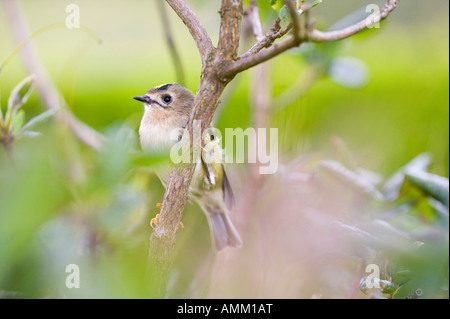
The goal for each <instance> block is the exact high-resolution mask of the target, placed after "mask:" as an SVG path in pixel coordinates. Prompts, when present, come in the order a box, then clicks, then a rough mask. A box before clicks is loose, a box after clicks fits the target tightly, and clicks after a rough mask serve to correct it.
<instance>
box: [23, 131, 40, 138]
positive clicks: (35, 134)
mask: <svg viewBox="0 0 450 319" xmlns="http://www.w3.org/2000/svg"><path fill="white" fill-rule="evenodd" d="M40 136H42V133H39V132H35V131H26V132H24V133H23V134H22V137H31V138H33V137H40Z"/></svg>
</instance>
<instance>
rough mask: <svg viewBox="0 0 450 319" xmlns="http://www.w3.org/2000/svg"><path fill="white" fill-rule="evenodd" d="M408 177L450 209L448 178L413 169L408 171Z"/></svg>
mask: <svg viewBox="0 0 450 319" xmlns="http://www.w3.org/2000/svg"><path fill="white" fill-rule="evenodd" d="M406 176H407V177H408V180H409V181H410V182H411V183H412V184H413V185H415V186H417V187H418V188H420V189H421V190H422V191H424V192H425V193H426V194H427V195H430V196H432V197H434V198H435V199H437V200H439V201H440V202H442V203H443V204H444V205H445V206H446V207H447V208H448V207H449V184H448V183H449V181H448V178H445V177H442V176H439V175H435V174H430V173H427V172H424V171H422V170H417V169H411V168H408V169H407V172H406Z"/></svg>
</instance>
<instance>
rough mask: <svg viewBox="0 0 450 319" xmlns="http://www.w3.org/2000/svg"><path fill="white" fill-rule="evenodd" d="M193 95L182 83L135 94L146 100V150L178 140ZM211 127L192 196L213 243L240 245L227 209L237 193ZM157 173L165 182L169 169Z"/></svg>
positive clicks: (167, 148) (162, 148)
mask: <svg viewBox="0 0 450 319" xmlns="http://www.w3.org/2000/svg"><path fill="white" fill-rule="evenodd" d="M194 98H195V95H194V94H193V93H192V92H191V91H189V90H188V89H186V88H184V87H183V86H181V85H179V84H164V85H161V86H158V87H155V88H152V89H150V90H149V91H148V92H147V93H146V94H145V95H143V96H135V97H134V99H135V100H137V101H140V102H143V103H144V116H143V117H142V121H141V125H140V127H139V137H140V141H141V146H142V149H143V150H144V151H150V152H151V151H158V152H161V151H167V152H169V151H170V148H171V147H172V146H173V145H174V144H175V143H177V142H178V141H177V140H173V139H172V138H171V132H173V131H174V130H177V129H179V130H180V132H183V130H184V129H185V128H186V125H187V122H188V120H189V116H190V114H191V112H192V109H193V107H194ZM209 130H210V131H208V133H207V134H203V136H206V137H205V138H203V140H202V148H201V149H202V152H201V153H202V156H201V163H199V164H197V166H196V168H195V171H194V176H193V179H192V182H191V185H190V188H189V197H191V198H193V199H194V200H195V201H197V203H198V204H199V205H200V207H201V208H202V209H203V211H204V212H205V214H206V216H207V219H208V223H209V226H210V229H211V233H212V240H213V245H214V247H215V249H216V251H220V250H222V249H224V248H225V247H227V246H231V247H240V246H241V245H242V241H241V238H240V236H239V234H238V232H237V231H236V228H235V227H234V226H233V224H232V222H231V220H230V218H229V217H228V215H227V213H226V211H227V209H228V210H231V209H232V207H233V205H234V204H235V203H234V195H233V191H232V189H231V185H230V182H229V181H228V178H227V175H226V174H225V170H224V167H223V164H222V161H221V159H218V158H217V154H221V151H222V150H221V148H220V145H219V143H218V142H219V141H218V139H217V138H216V137H215V135H214V134H213V132H212V130H211V129H209ZM181 135H182V133H180V136H179V137H180V139H181ZM157 175H158V177H159V178H160V180H161V182H162V183H163V184H164V186H165V185H166V183H167V181H168V179H169V171H165V170H160V171H158V172H157ZM157 217H158V216H157ZM157 221H158V220H157V218H156V222H157Z"/></svg>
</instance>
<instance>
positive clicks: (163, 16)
mask: <svg viewBox="0 0 450 319" xmlns="http://www.w3.org/2000/svg"><path fill="white" fill-rule="evenodd" d="M156 5H157V6H158V12H159V16H160V20H161V26H162V29H163V32H164V38H165V39H166V43H167V47H168V49H169V52H170V56H171V57H172V62H173V65H174V68H175V74H176V76H177V82H178V83H179V84H181V85H183V86H184V85H185V84H184V83H185V76H184V68H183V63H182V61H181V58H180V54H179V53H178V49H177V46H176V45H175V41H174V38H173V32H172V27H171V25H170V22H169V17H168V14H167V10H166V6H165V5H164V0H157V1H156Z"/></svg>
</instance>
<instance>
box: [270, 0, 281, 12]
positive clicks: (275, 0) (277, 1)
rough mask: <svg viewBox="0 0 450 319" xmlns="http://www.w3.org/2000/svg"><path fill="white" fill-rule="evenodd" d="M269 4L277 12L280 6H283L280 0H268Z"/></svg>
mask: <svg viewBox="0 0 450 319" xmlns="http://www.w3.org/2000/svg"><path fill="white" fill-rule="evenodd" d="M270 5H271V6H272V8H274V9H275V10H277V12H280V10H281V8H283V6H284V3H283V1H282V0H270Z"/></svg>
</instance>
